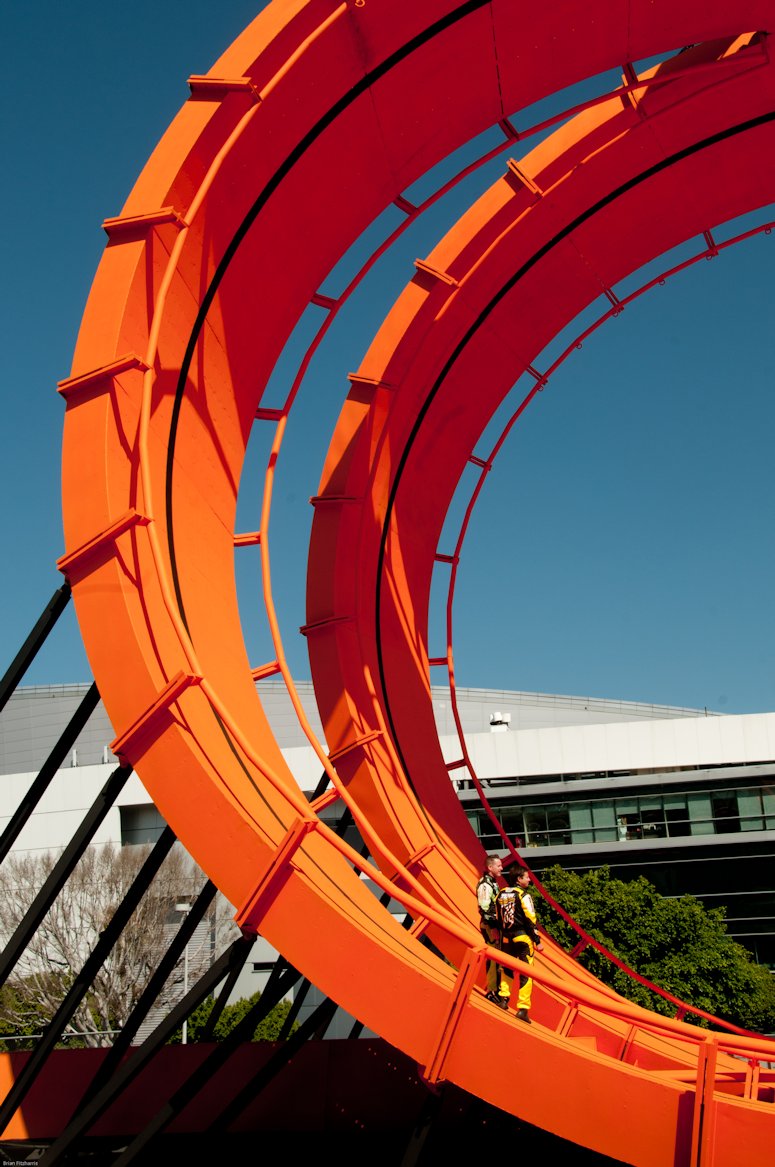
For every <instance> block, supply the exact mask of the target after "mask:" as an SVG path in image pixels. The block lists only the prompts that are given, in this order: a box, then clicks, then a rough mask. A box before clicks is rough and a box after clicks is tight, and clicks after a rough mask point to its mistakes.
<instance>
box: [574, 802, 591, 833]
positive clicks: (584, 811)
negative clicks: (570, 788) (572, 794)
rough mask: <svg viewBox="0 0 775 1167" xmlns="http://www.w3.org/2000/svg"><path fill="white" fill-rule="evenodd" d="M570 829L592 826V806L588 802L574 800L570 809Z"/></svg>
mask: <svg viewBox="0 0 775 1167" xmlns="http://www.w3.org/2000/svg"><path fill="white" fill-rule="evenodd" d="M570 825H571V829H572V830H574V831H576V830H581V829H582V828H583V827H591V826H592V806H591V804H590V803H588V802H574V803H573V804H572V806H571V810H570Z"/></svg>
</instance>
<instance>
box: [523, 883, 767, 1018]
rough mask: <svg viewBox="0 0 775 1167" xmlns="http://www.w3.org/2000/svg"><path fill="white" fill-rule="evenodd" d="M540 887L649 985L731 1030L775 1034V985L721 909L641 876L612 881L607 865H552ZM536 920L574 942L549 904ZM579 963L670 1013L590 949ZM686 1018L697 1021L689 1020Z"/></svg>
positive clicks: (630, 997) (649, 1005) (631, 995)
mask: <svg viewBox="0 0 775 1167" xmlns="http://www.w3.org/2000/svg"><path fill="white" fill-rule="evenodd" d="M541 882H542V884H543V886H544V887H545V889H546V891H547V892H548V893H549V895H550V896H551V897H552V898H553V899H554V900H556V901H557V903H558V904H560V905H561V907H562V908H564V910H565V911H566V912H567V913H568V915H570V916H571V917H572V918H573V919H574V920H575V921H576V922H577V923H578V924H579V925H580V926H581V928H583V929H584V931H585V932H587V933H588V934H589V935H590V936H592V937H593V938H594V939H595V940H598V941H599V942H600V943H601V944H602V945H603V946H604V947H605V948H606V949H608V951H609V952H611V953H613V954H614V955H615V956H618V957H619V959H620V960H622V961H623V962H624V963H625V964H627V965H628V966H629V967H630V968H632V969H634V970H635V971H636V972H638V973H640V975H641V976H643V977H645V978H646V979H647V980H649V981H651V982H652V983H653V984H656V985H659V986H660V987H661V988H662V989H665V990H667V991H668V992H669V993H672V994H673V996H675V997H678V998H679V999H680V1000H682V1001H685V1002H686V1003H687V1004H689V1005H694V1006H695V1008H698V1009H703V1010H704V1011H705V1012H706V1013H711V1014H713V1016H715V1017H719V1018H723V1019H724V1020H726V1021H730V1022H732V1023H733V1024H734V1025H739V1026H742V1027H743V1028H745V1029H751V1030H754V1031H756V1032H760V1033H771V1032H772V1031H773V1030H775V979H773V976H772V974H771V973H770V972H769V970H768V969H766V968H764V967H763V966H762V965H758V964H757V963H756V962H755V961H754V959H753V958H752V956H751V954H750V953H749V952H748V950H747V949H746V948H744V947H743V945H742V944H738V943H737V941H735V940H733V939H732V938H731V937H730V936H729V935H728V933H727V926H726V923H725V921H724V909H723V908H711V909H708V908H705V907H704V906H703V904H702V903H700V901H699V900H698V899H696V898H695V897H694V896H690V895H685V896H681V898H680V899H668V898H667V897H665V896H662V895H660V894H659V892H658V891H657V890H656V888H655V887H654V886H653V884H651V883H649V881H648V880H647V879H645V878H644V877H643V876H640V877H639V878H637V879H634V880H632V881H630V882H628V883H625V882H623V881H622V880H619V879H612V878H611V872H610V869H609V868H608V867H600V868H598V869H597V870H594V871H589V872H587V873H586V874H584V875H578V874H576V873H575V872H571V871H564V870H563V868H562V867H560V866H555V867H550V868H549V869H548V870H547V871H545V872H544V873H543V875H542V877H541ZM541 920H542V922H543V923H545V924H546V925H547V928H548V930H549V932H550V933H551V935H552V936H553V937H554V938H555V940H557V941H558V942H559V943H560V944H561V945H562V946H563V947H564V948H567V949H570V948H572V947H573V945H574V944H575V943H576V942H577V940H578V935H577V933H576V932H575V931H574V930H573V929H572V928H571V927H570V926H569V925H568V924H566V923H565V921H564V920H563V919H562V918H561V917H560V916H559V915H558V913H556V912H555V911H554V910H553V909H551V908H550V907H549V905H548V904H544V905H543V907H542V911H541ZM579 959H580V963H581V964H583V965H584V966H585V967H586V968H588V969H589V970H590V972H593V973H594V974H595V976H597V977H598V978H599V979H600V980H601V981H603V982H604V983H605V984H608V985H610V986H611V987H612V988H613V989H615V990H616V991H617V992H618V993H620V994H621V995H622V996H623V997H626V998H627V999H628V1000H630V1001H635V1002H636V1003H638V1004H640V1005H645V1006H646V1007H647V1008H650V1009H654V1010H655V1011H656V1012H659V1013H664V1014H667V1015H674V1014H675V1006H674V1005H673V1004H672V1003H671V1002H670V1001H666V1000H665V999H664V998H663V997H660V996H658V995H657V994H655V993H652V992H651V991H650V990H649V989H647V988H645V987H644V986H643V985H640V984H639V983H638V982H637V981H636V980H634V979H633V978H632V977H630V976H628V975H627V973H625V972H623V971H622V970H621V969H619V968H617V967H616V966H615V965H614V964H612V963H611V962H610V961H609V960H607V959H606V957H605V956H603V955H602V954H601V953H599V952H598V951H597V950H596V949H594V948H593V947H592V946H591V945H588V946H587V948H586V949H584V951H583V952H582V954H581V956H580V958H579ZM686 1020H695V1019H694V1018H693V1017H692V1016H691V1015H689V1014H688V1015H687V1017H686ZM698 1024H701V1025H707V1022H705V1021H702V1020H698Z"/></svg>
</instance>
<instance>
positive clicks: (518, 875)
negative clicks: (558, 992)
mask: <svg viewBox="0 0 775 1167" xmlns="http://www.w3.org/2000/svg"><path fill="white" fill-rule="evenodd" d="M504 878H505V879H506V880H507V882H506V886H505V887H501V885H500V882H499V881H500V880H501V879H504ZM531 882H532V880H531V878H530V872H529V871H527V870H526V869H525V868H524V867H518V868H516V869H515V873H513V874H511V875H510V876H508V877H504V875H503V861H502V859H501V858H500V856H499V855H488V856H487V860H486V863H485V868H484V871H483V872H482V875H481V876H480V878H479V882H478V883H477V885H476V900H477V903H478V905H479V916H480V921H481V929H482V936H483V937H484V939H485V941H486V942H487V944H489V945H490V946H491V947H492V948H500V950H501V951H502V952H504V953H506V954H507V955H509V956H513V957H515V958H516V959H517V960H521V961H523V962H524V963H525V964H528V965H531V964H532V963H533V953H534V952H541V951H542V944H541V937H540V936H539V934H538V929H537V926H536V910H535V903H534V901H533V896H532V895H531V893H530V891H529V890H528V889H529V887H530V884H531ZM513 981H514V973H513V970H512V969H510V968H505V967H504V966H502V965H499V964H498V963H497V961H494V960H488V962H487V996H488V998H489V999H490V1000H491V1001H494V1002H495V1004H496V1005H498V1006H500V1008H501V1009H506V1010H507V1009H508V1007H509V1001H510V999H511V990H512V985H513ZM532 995H533V978H532V977H530V976H527V975H526V974H523V973H520V977H519V993H518V996H517V1017H518V1018H519V1020H520V1021H525V1022H526V1023H527V1024H528V1025H529V1024H530V1004H531V1000H532Z"/></svg>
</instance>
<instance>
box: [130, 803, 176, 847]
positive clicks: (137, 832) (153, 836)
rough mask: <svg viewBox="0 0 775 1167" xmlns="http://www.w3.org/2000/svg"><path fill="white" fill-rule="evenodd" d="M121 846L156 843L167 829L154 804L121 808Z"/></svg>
mask: <svg viewBox="0 0 775 1167" xmlns="http://www.w3.org/2000/svg"><path fill="white" fill-rule="evenodd" d="M119 813H120V815H121V846H122V847H131V846H136V845H137V844H138V843H155V842H156V840H157V839H158V838H159V836H160V835H161V833H162V831H163V830H164V827H165V825H166V824H165V822H164V819H163V818H162V817H161V815H160V814H159V812H158V810H157V809H156V807H155V806H154V805H153V803H150V802H147V803H144V804H143V805H140V806H121V807H119Z"/></svg>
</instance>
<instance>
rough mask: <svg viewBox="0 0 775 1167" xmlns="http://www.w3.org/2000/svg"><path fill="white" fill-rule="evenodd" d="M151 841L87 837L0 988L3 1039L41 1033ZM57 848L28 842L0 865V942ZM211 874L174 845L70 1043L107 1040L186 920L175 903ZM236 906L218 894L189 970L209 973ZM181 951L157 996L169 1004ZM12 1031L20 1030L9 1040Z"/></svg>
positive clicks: (71, 1025)
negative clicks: (133, 843)
mask: <svg viewBox="0 0 775 1167" xmlns="http://www.w3.org/2000/svg"><path fill="white" fill-rule="evenodd" d="M148 851H149V848H148V847H120V848H119V847H115V846H114V845H112V844H105V845H101V846H93V847H90V848H89V849H88V850H87V851H86V853H85V854H84V856H83V858H82V859H81V861H80V862H79V864H78V865H77V867H76V868H75V870H74V872H73V873H72V875H71V876H70V878H69V879H68V881H67V883H66V885H65V887H64V888H63V889H62V891H61V892H60V894H59V896H58V897H57V899H56V900H55V902H54V904H53V905H52V906H51V908H50V910H49V911H48V912H47V914H46V916H45V917H44V918H43V920H42V921H41V923H40V925H39V927H38V928H37V929H36V931H35V933H34V935H33V937H32V940H31V942H30V944H29V945H28V946H27V948H26V950H25V952H24V953H23V955H22V957H21V959H20V961H19V963H18V964H17V966H16V968H15V969H14V971H13V973H12V974H11V976H10V977H9V980H8V982H7V984H6V985H5V986H4V988H3V989H2V991H0V1039H2V1038H4V1039H5V1041H4V1042H3V1046H4V1048H7V1049H19V1048H24V1047H25V1045H29V1044H30V1042H29V1041H27V1042H25V1041H24V1040H21V1041H20V1040H18V1039H19V1038H20V1037H21V1038H22V1039H23V1038H24V1037H25V1036H27V1037H30V1035H33V1034H40V1033H41V1032H42V1031H43V1029H45V1027H46V1026H47V1025H48V1023H49V1021H50V1020H51V1018H52V1017H53V1016H54V1014H55V1012H56V1010H57V1009H58V1007H59V1005H60V1004H61V1002H62V1000H63V998H64V996H65V994H66V992H67V991H68V989H69V988H70V986H71V985H72V983H73V980H74V978H75V977H76V976H77V975H78V974H79V972H80V971H81V969H82V968H83V966H84V963H85V961H86V959H87V957H88V956H89V954H90V953H91V952H92V951H93V949H94V947H95V945H96V943H97V941H98V939H99V936H100V933H101V932H102V931H103V930H104V929H105V928H106V927H107V925H108V923H109V922H110V920H111V919H112V917H113V915H114V913H115V911H116V909H117V908H118V906H119V904H120V903H121V902H122V901H123V899H124V897H125V895H126V893H127V891H128V890H129V888H130V886H131V884H132V882H133V880H134V879H135V877H136V876H137V874H138V872H139V870H140V868H141V866H142V864H143V863H144V862H145V859H146V858H147V856H148ZM57 858H58V855H57V854H56V853H54V852H30V853H27V854H24V855H19V856H11V857H10V858H9V859H8V860H7V862H6V863H5V864H4V865H3V868H2V870H0V942H2V943H3V944H5V943H7V941H8V939H9V937H10V936H12V935H13V933H14V931H15V930H16V928H17V927H18V925H19V923H20V922H21V920H22V919H23V918H24V916H25V914H26V912H27V911H28V910H29V908H30V906H31V904H32V903H33V901H34V899H35V897H36V895H37V894H38V892H39V891H40V889H41V887H42V886H43V884H44V883H45V881H46V879H47V878H48V876H49V875H50V873H51V871H52V869H53V867H54V865H55V863H56V861H57ZM203 882H204V877H203V875H202V873H201V871H200V870H199V869H198V868H197V867H196V865H195V864H194V863H193V862H192V860H191V859H190V857H189V856H188V855H187V854H186V853H185V851H183V849H182V848H181V847H179V846H176V847H175V848H173V850H172V852H171V853H170V854H169V855H168V856H167V858H166V859H165V861H164V863H163V864H162V866H161V868H160V870H159V872H158V873H157V875H156V877H155V878H154V880H153V882H152V883H151V886H150V888H149V889H148V890H147V891H146V892H145V894H144V896H143V897H142V899H141V900H140V903H139V904H138V905H137V907H136V908H135V910H134V912H133V914H132V916H131V918H130V920H129V923H128V924H127V926H126V927H125V928H124V930H123V932H122V933H121V936H120V937H119V939H118V942H117V943H116V945H115V946H114V947H113V949H112V951H111V952H110V954H109V955H108V957H107V959H106V960H105V962H104V964H103V965H102V967H101V968H100V970H99V972H98V973H97V975H96V977H95V979H94V981H93V983H92V985H91V987H90V988H89V990H88V992H87V994H86V996H85V997H84V999H83V1000H82V1001H81V1003H80V1005H79V1006H78V1008H77V1009H76V1011H75V1013H74V1015H73V1017H72V1018H71V1020H70V1021H69V1022H68V1024H67V1026H66V1028H65V1030H64V1032H63V1033H62V1035H61V1037H62V1039H63V1041H64V1042H65V1043H66V1044H67V1045H68V1046H71V1047H72V1046H73V1045H85V1046H104V1045H110V1044H111V1042H112V1040H113V1035H114V1033H115V1031H117V1030H120V1029H121V1028H122V1027H123V1025H124V1024H125V1022H126V1020H127V1018H128V1017H129V1015H130V1013H131V1012H132V1010H133V1009H134V1007H135V1005H136V1003H137V1001H138V1000H139V998H140V995H141V993H142V992H143V989H144V988H145V986H146V984H147V982H148V980H149V978H150V976H151V974H152V973H153V972H154V971H155V970H156V968H157V966H158V964H159V961H160V959H161V957H162V956H163V954H164V953H165V952H166V950H167V948H168V946H169V943H170V940H171V938H172V936H173V935H174V933H175V931H176V930H177V928H178V927H179V926H180V913H178V912H176V904H177V903H179V902H180V901H185V902H190V901H192V900H193V899H194V898H195V896H196V895H197V894H198V892H199V890H200V888H201V886H202V884H203ZM230 915H231V911H230V909H228V905H226V902H225V901H224V900H223V899H219V900H216V902H215V903H214V904H213V905H211V907H210V909H209V915H208V917H207V918H206V920H205V921H204V923H203V924H202V925H200V926H199V928H198V929H197V933H196V934H195V937H194V938H193V939H192V941H191V942H190V943H189V946H188V973H189V975H190V978H191V980H192V981H193V979H194V978H195V977H198V976H200V975H201V974H202V972H203V971H204V970H205V968H206V967H208V966H209V964H210V963H211V962H212V960H213V959H214V958H215V957H217V956H218V955H219V954H220V952H221V950H222V948H223V947H224V945H225V943H226V942H227V941H228V939H229V935H228V933H229V930H231V931H232V933H235V930H234V925H233V924H232V923H231V921H230ZM183 977H184V972H183V961H182V960H181V961H180V962H179V963H178V965H177V967H176V968H175V970H174V972H173V973H172V975H171V976H170V977H169V978H168V980H167V983H166V985H165V986H164V988H163V990H162V993H161V995H160V997H159V998H158V1000H157V1002H156V1007H155V1008H156V1011H157V1013H158V1012H164V1011H166V1010H167V1009H168V1008H169V1007H170V1006H171V1005H172V1004H173V1003H174V1002H175V1001H177V999H178V998H179V997H180V995H181V992H182V987H183ZM11 1038H13V1039H14V1040H13V1041H12V1040H11Z"/></svg>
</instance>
